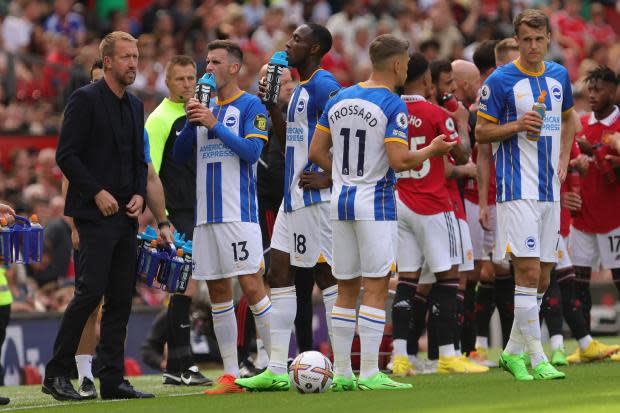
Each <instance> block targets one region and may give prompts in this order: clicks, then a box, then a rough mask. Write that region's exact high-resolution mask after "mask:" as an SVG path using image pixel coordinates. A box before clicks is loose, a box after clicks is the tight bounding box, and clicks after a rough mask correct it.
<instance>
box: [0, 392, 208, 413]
mask: <svg viewBox="0 0 620 413" xmlns="http://www.w3.org/2000/svg"><path fill="white" fill-rule="evenodd" d="M199 394H202V392H198V393H181V394H164V395H161V396H155V398H156V399H162V398H166V397H183V396H197V395H199ZM129 400H132V399H117V400H97V401H96V402H94V403H85V402H79V401H76V402H57V403H54V404H38V405H33V406H19V407H7V408H0V412H16V411H18V410H29V409H47V408H52V407H61V406H78V405H84V404H95V403H97V404H101V403H118V402H126V401H129ZM133 400H137V399H133Z"/></svg>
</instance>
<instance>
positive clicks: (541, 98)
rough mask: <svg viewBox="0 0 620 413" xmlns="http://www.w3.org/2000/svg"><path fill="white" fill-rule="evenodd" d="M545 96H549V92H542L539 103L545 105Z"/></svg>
mask: <svg viewBox="0 0 620 413" xmlns="http://www.w3.org/2000/svg"><path fill="white" fill-rule="evenodd" d="M545 96H547V91H546V90H543V91H542V92H540V96H538V102H539V103H545Z"/></svg>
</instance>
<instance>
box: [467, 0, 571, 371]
mask: <svg viewBox="0 0 620 413" xmlns="http://www.w3.org/2000/svg"><path fill="white" fill-rule="evenodd" d="M514 27H515V33H516V36H515V38H516V40H517V43H518V45H519V58H518V59H517V60H515V61H513V62H512V63H509V64H507V65H505V66H502V67H500V68H498V69H497V70H496V71H495V72H493V74H491V76H489V78H488V79H487V80H486V82H485V84H484V86H483V87H482V89H481V92H480V97H481V98H480V106H479V111H478V122H477V125H476V137H477V139H478V142H481V143H488V142H492V143H493V156H494V159H495V167H496V181H497V221H498V224H497V240H496V246H495V252H496V258H498V259H502V258H503V257H505V256H506V255H507V254H510V257H511V259H512V261H513V264H514V268H515V283H516V286H515V311H514V312H515V321H514V323H513V328H512V331H511V333H510V339H509V340H508V344H507V345H506V347H505V349H504V352H503V353H502V356H501V358H500V365H501V366H502V367H503V368H504V369H505V370H506V371H508V372H510V373H511V374H512V375H513V376H514V377H515V379H517V380H534V379H536V380H551V379H562V378H564V377H565V375H564V373H562V372H560V371H558V370H557V369H555V367H553V366H552V365H551V363H549V361H548V360H547V357H546V356H545V353H544V351H543V348H542V344H541V340H540V323H539V316H538V312H539V308H540V303H541V302H542V297H543V295H544V292H545V291H546V290H547V287H548V285H549V274H550V272H551V269H552V268H553V266H554V264H555V263H556V262H557V256H556V248H557V245H558V240H559V231H560V203H559V198H560V182H562V181H563V180H564V179H565V178H566V172H567V169H568V160H569V154H570V149H571V145H572V142H573V137H574V133H575V126H574V123H573V122H572V114H571V110H572V107H573V99H572V91H571V85H570V80H569V78H568V73H567V71H566V69H565V68H564V67H563V66H561V65H559V64H556V63H553V62H546V61H544V60H543V58H544V56H545V54H546V52H547V48H548V45H549V42H550V36H551V33H550V25H549V18H548V17H547V16H546V15H545V14H544V13H542V12H541V11H539V10H532V9H528V10H525V11H524V12H522V13H521V14H519V15H518V16H517V17H516V18H515V20H514ZM540 96H543V97H544V101H545V105H546V112H545V116H544V120H543V119H542V118H541V116H540V115H539V114H538V113H536V112H534V111H533V110H532V107H533V104H534V103H535V102H536V101H537V100H538V99H539V97H540ZM524 350H526V351H527V353H528V354H529V355H530V357H531V360H532V367H533V374H530V373H529V372H528V370H527V368H526V366H525V363H524V360H523V357H522V353H523V351H524Z"/></svg>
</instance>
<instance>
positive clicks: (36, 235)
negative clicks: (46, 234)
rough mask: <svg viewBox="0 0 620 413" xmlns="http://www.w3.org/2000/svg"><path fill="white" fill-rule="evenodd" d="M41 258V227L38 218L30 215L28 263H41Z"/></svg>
mask: <svg viewBox="0 0 620 413" xmlns="http://www.w3.org/2000/svg"><path fill="white" fill-rule="evenodd" d="M42 257H43V226H42V225H41V224H40V223H39V217H38V216H37V215H36V214H32V216H31V217H30V262H41V258H42Z"/></svg>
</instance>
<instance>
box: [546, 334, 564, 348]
mask: <svg viewBox="0 0 620 413" xmlns="http://www.w3.org/2000/svg"><path fill="white" fill-rule="evenodd" d="M549 345H550V346H551V351H555V350H557V349H564V336H563V335H562V334H555V335H553V336H551V337H549Z"/></svg>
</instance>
